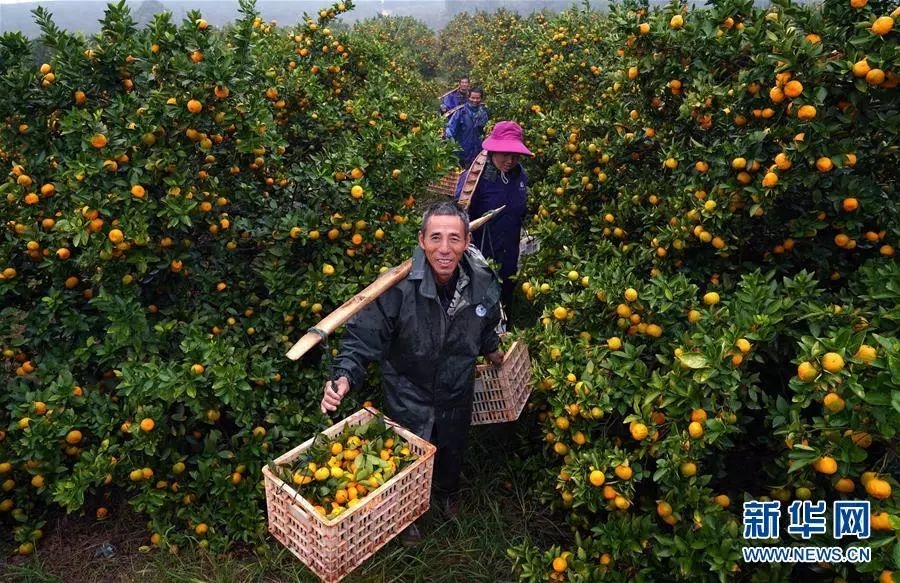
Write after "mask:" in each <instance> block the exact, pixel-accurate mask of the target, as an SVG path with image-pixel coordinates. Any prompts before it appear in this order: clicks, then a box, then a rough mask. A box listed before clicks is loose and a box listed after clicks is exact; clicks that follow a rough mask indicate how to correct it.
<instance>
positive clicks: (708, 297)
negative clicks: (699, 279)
mask: <svg viewBox="0 0 900 583" xmlns="http://www.w3.org/2000/svg"><path fill="white" fill-rule="evenodd" d="M719 301H720V298H719V294H717V293H716V292H707V293H706V294H704V295H703V303H704V304H706V305H707V306H715V305H716V304H718V303H719Z"/></svg>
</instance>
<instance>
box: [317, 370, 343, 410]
mask: <svg viewBox="0 0 900 583" xmlns="http://www.w3.org/2000/svg"><path fill="white" fill-rule="evenodd" d="M349 391H350V381H348V380H347V377H338V379H337V380H336V381H334V382H332V381H328V382H326V383H325V396H323V397H322V403H321V404H320V405H319V407H320V408H321V409H322V413H325V414H326V415H327V414H328V412H329V411H335V410H336V409H337V408H338V405H340V404H341V401H342V400H343V398H344V395H346V394H347V393H348V392H349Z"/></svg>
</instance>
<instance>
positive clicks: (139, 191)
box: [131, 184, 147, 198]
mask: <svg viewBox="0 0 900 583" xmlns="http://www.w3.org/2000/svg"><path fill="white" fill-rule="evenodd" d="M146 194H147V191H146V190H145V189H144V187H143V186H141V185H140V184H134V185H132V187H131V196H133V197H134V198H144V195H146Z"/></svg>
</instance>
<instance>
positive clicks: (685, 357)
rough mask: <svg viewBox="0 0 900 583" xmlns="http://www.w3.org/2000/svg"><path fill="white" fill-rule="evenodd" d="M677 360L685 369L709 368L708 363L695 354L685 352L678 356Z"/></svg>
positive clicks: (703, 357) (704, 358)
mask: <svg viewBox="0 0 900 583" xmlns="http://www.w3.org/2000/svg"><path fill="white" fill-rule="evenodd" d="M678 360H680V361H681V362H682V364H684V365H685V366H686V367H688V368H693V369H698V368H706V367H708V366H709V361H708V360H707V359H706V357H705V356H703V355H702V354H699V353H696V352H686V353H684V354H682V355H681V356H679V357H678Z"/></svg>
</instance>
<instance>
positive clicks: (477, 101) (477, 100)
mask: <svg viewBox="0 0 900 583" xmlns="http://www.w3.org/2000/svg"><path fill="white" fill-rule="evenodd" d="M469 105H471V106H472V107H478V106H479V105H481V93H478V92H477V91H472V92H471V93H469Z"/></svg>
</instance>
